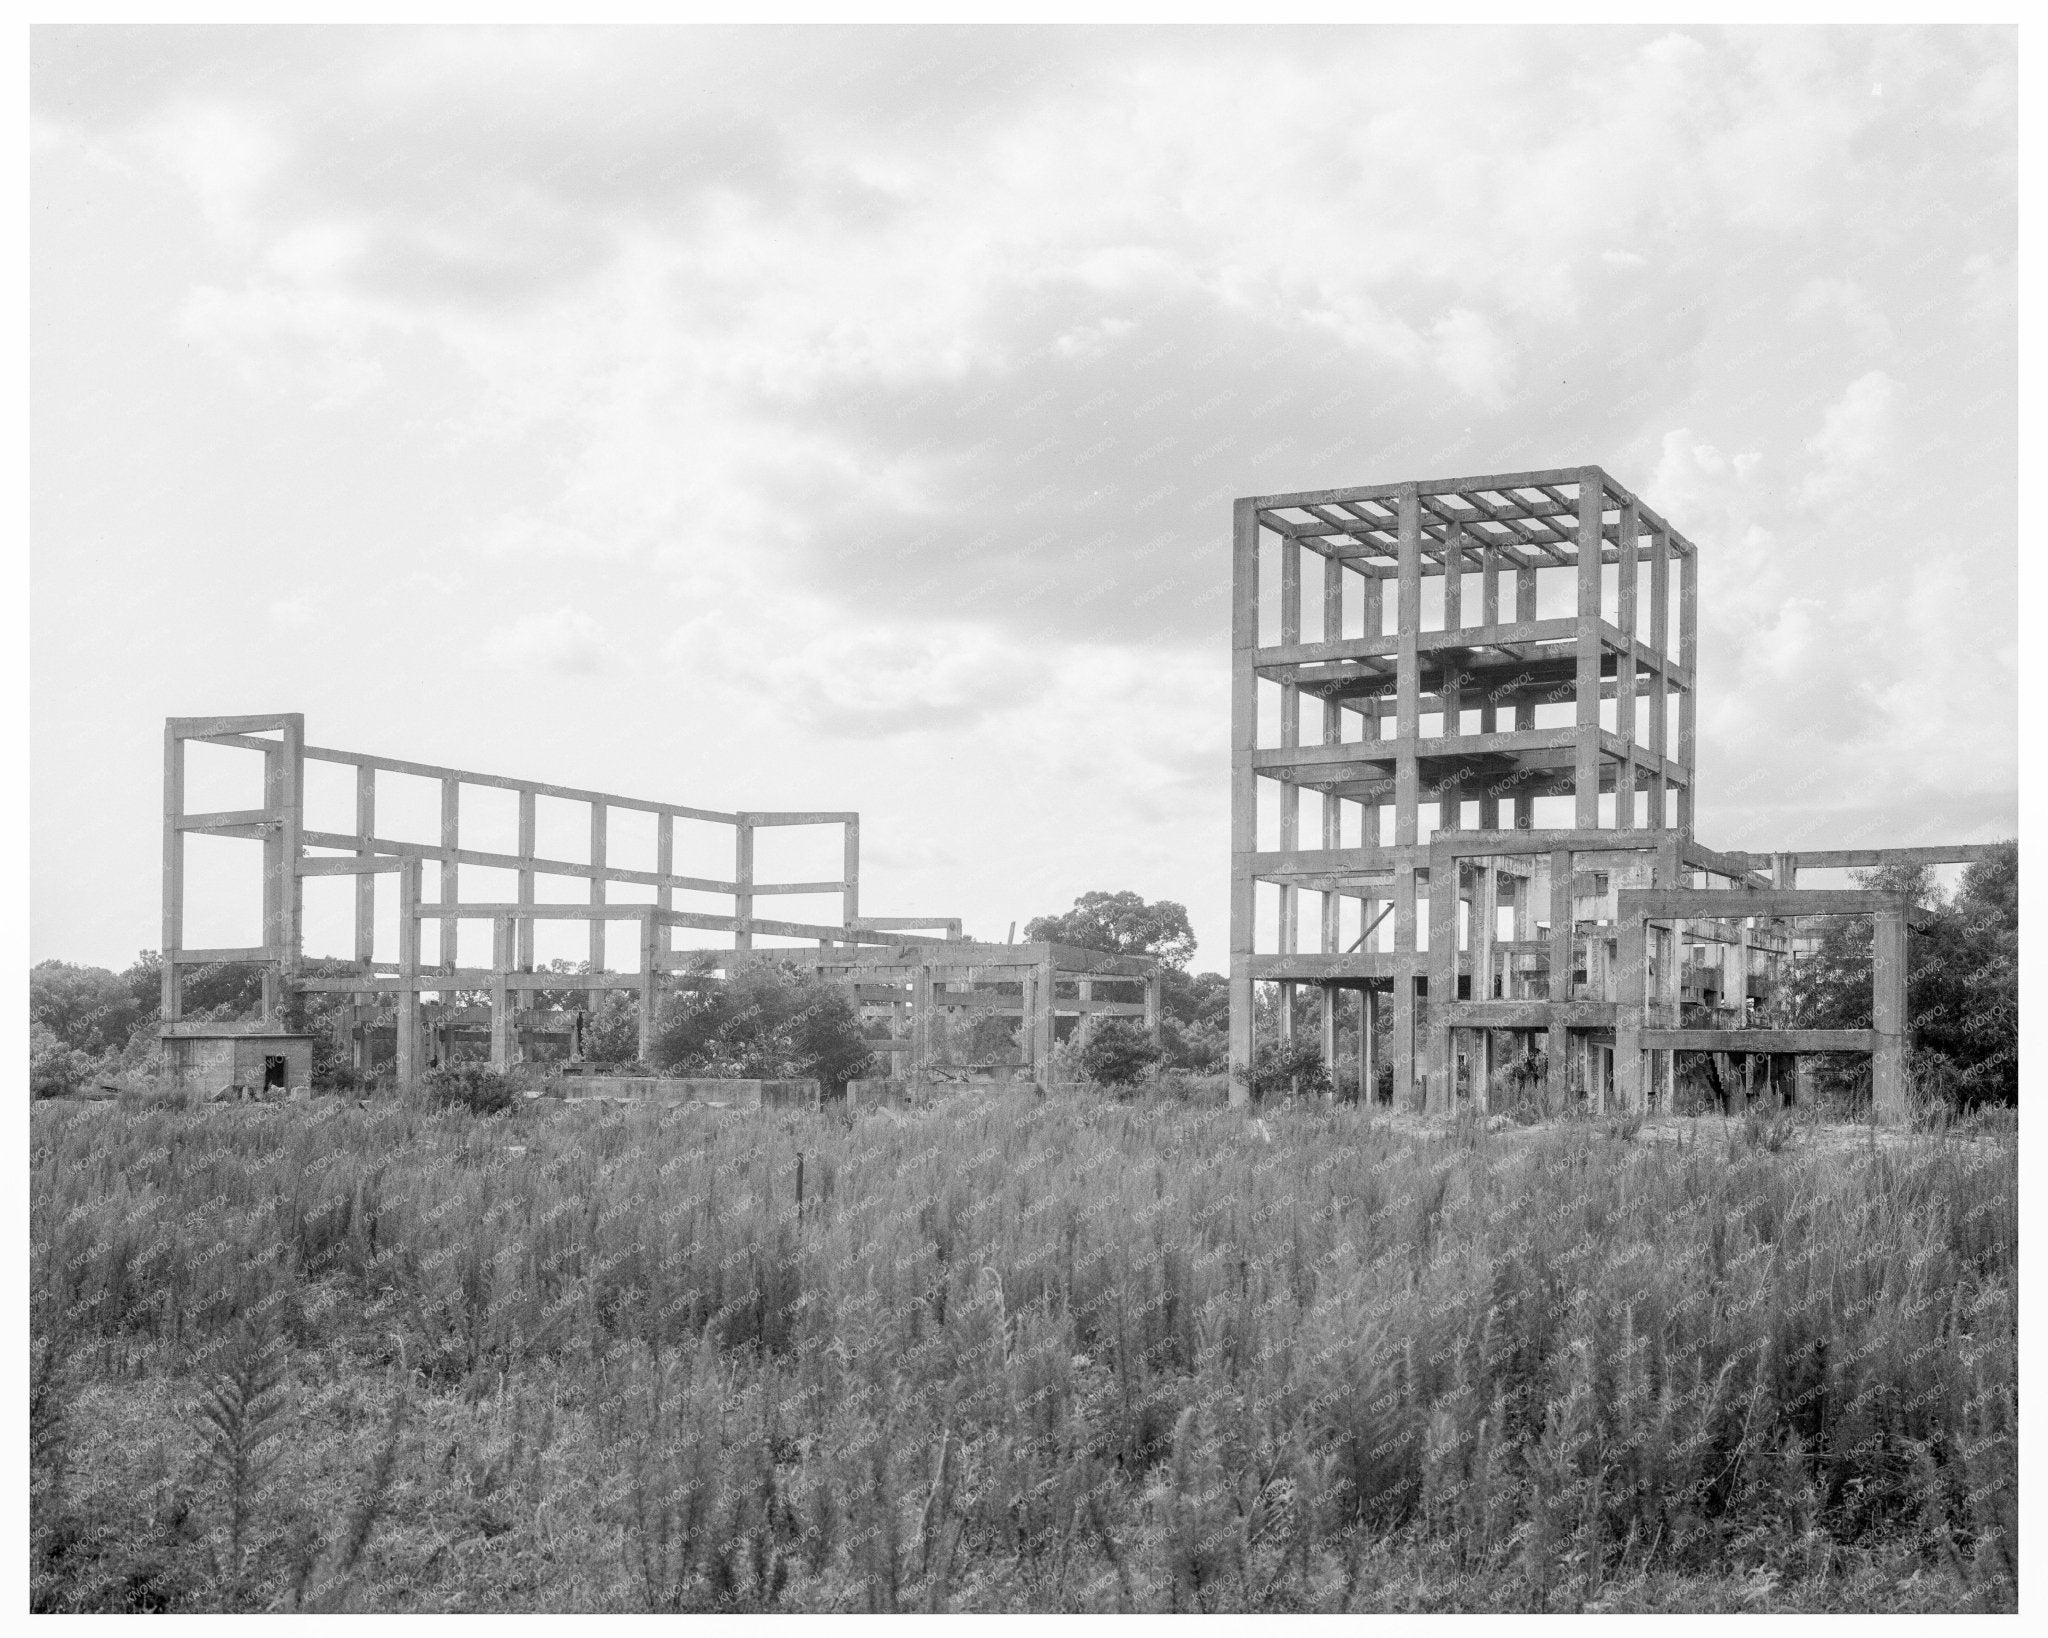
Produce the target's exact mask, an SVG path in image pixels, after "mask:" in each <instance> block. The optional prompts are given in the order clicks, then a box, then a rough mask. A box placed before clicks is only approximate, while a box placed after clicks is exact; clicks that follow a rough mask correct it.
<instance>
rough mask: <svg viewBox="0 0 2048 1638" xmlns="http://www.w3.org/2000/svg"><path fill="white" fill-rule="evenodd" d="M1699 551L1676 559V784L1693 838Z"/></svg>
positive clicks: (1682, 820)
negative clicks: (1680, 678)
mask: <svg viewBox="0 0 2048 1638" xmlns="http://www.w3.org/2000/svg"><path fill="white" fill-rule="evenodd" d="M1699 568H1700V563H1699V553H1698V552H1696V551H1694V550H1693V549H1692V548H1690V547H1688V548H1687V549H1686V552H1685V555H1684V556H1683V557H1681V558H1680V559H1679V560H1678V633H1679V635H1678V644H1679V654H1678V658H1679V664H1681V665H1682V666H1684V667H1685V673H1686V681H1685V685H1684V688H1683V691H1682V692H1681V693H1680V694H1679V696H1678V756H1677V757H1676V759H1675V760H1676V761H1677V763H1678V767H1679V773H1680V776H1681V778H1682V779H1683V781H1684V783H1682V784H1681V785H1680V786H1679V787H1678V833H1679V834H1680V835H1681V836H1683V837H1684V838H1685V839H1686V840H1687V841H1688V842H1689V841H1691V840H1692V787H1693V763H1694V734H1695V732H1696V729H1697V706H1698V695H1699V664H1700V661H1699V602H1700V599H1699Z"/></svg>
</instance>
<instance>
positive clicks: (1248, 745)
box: [1027, 500, 1259, 1105]
mask: <svg viewBox="0 0 2048 1638" xmlns="http://www.w3.org/2000/svg"><path fill="white" fill-rule="evenodd" d="M1230 587H1231V603H1230V1101H1231V1103H1232V1104H1233V1105H1241V1104H1244V1103H1246V1102H1248V1101H1249V1100H1250V1098H1251V1088H1250V1086H1249V1085H1248V1084H1247V1083H1246V1080H1245V1077H1246V1076H1247V1075H1248V1074H1249V1073H1250V1070H1251V1062H1252V1047H1253V1035H1254V1027H1253V1025H1254V1012H1253V998H1252V935H1253V931H1254V928H1255V925H1256V915H1255V911H1256V904H1257V899H1256V892H1257V884H1256V883H1255V881H1254V880H1253V877H1252V855H1253V853H1254V852H1255V851H1257V848H1258V845H1259V777H1258V774H1257V772H1256V771H1255V769H1254V768H1253V766H1252V753H1253V751H1254V750H1255V749H1256V748H1257V746H1258V742H1259V693H1258V687H1259V684H1258V674H1257V673H1256V672H1254V671H1253V670H1252V663H1253V657H1254V654H1255V651H1256V649H1257V647H1258V641H1259V519H1258V512H1257V510H1256V508H1255V507H1254V506H1253V504H1252V502H1251V501H1250V500H1240V501H1238V502H1237V503H1236V506H1235V508H1234V511H1233V514H1232V521H1231V550H1230ZM1027 1027H1028V1028H1029V1029H1030V1030H1031V1031H1032V1034H1033V1038H1034V1039H1035V1038H1036V1031H1037V1022H1036V1015H1035V1013H1034V1014H1033V1015H1032V1016H1031V1018H1030V1020H1029V1022H1028V1025H1027ZM1041 1078H1042V1077H1041Z"/></svg>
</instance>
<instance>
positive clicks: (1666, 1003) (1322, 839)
mask: <svg viewBox="0 0 2048 1638" xmlns="http://www.w3.org/2000/svg"><path fill="white" fill-rule="evenodd" d="M1311 553H1312V554H1313V555H1314V556H1315V557H1316V558H1318V559H1320V560H1321V572H1320V574H1319V575H1308V576H1305V575H1304V574H1303V572H1302V571H1303V567H1304V557H1305V554H1311ZM1233 561H1234V568H1233V584H1234V594H1235V595H1234V603H1233V612H1232V634H1233V654H1232V694H1231V847H1232V853H1231V909H1230V951H1231V956H1230V1058H1231V1070H1232V1088H1231V1091H1232V1097H1233V1100H1240V1101H1241V1100H1242V1099H1243V1098H1245V1097H1246V1096H1247V1095H1248V1089H1247V1088H1246V1086H1245V1085H1244V1084H1243V1082H1242V1079H1241V1074H1242V1071H1243V1070H1244V1068H1245V1067H1246V1066H1247V1065H1248V1064H1249V1063H1250V1062H1251V1060H1252V1057H1253V1052H1254V1047H1255V1045H1256V1042H1255V1040H1254V1034H1255V1019H1256V1016H1257V1014H1256V1011H1255V1008H1254V1005H1253V999H1254V986H1255V985H1256V984H1258V983H1261V982H1272V983H1277V984H1278V986H1279V989H1280V998H1281V1003H1282V1004H1281V1006H1280V1007H1279V1009H1278V1013H1277V1023H1278V1028H1279V1030H1280V1032H1281V1033H1283V1034H1287V1033H1291V1032H1292V1029H1293V1027H1294V1017H1295V994H1296V991H1297V990H1298V989H1299V987H1300V986H1302V985H1313V986H1315V987H1317V988H1318V989H1319V990H1320V991H1321V997H1322V1008H1321V1023H1322V1035H1323V1057H1324V1061H1325V1063H1326V1064H1329V1065H1330V1066H1331V1067H1332V1069H1333V1071H1334V1070H1335V1069H1336V1068H1337V1064H1336V1056H1337V1054H1336V1050H1335V1048H1336V1042H1337V1036H1338V1029H1337V1022H1338V999H1339V995H1340V993H1343V992H1349V993H1350V994H1351V995H1352V996H1353V997H1354V998H1355V1005H1356V1007H1357V1015H1358V1031H1357V1035H1358V1041H1359V1049H1358V1054H1357V1061H1356V1071H1357V1074H1358V1078H1359V1083H1360V1088H1361V1090H1362V1091H1363V1090H1365V1089H1366V1088H1369V1087H1371V1086H1372V1085H1373V1082H1374V1079H1375V1073H1376V1070H1377V1067H1378V1066H1377V1064H1376V1062H1375V1056H1376V1037H1377V1036H1378V1035H1379V1034H1381V1033H1385V1034H1386V1035H1387V1036H1388V1037H1389V1041H1388V1045H1387V1049H1386V1050H1387V1054H1388V1056H1389V1058H1390V1059H1391V1070H1392V1081H1393V1098H1394V1101H1395V1102H1396V1103H1398V1104H1402V1105H1405V1106H1411V1107H1420V1108H1426V1109H1431V1110H1439V1111H1446V1110H1449V1109H1450V1108H1452V1107H1453V1106H1454V1105H1455V1104H1456V1103H1457V1102H1458V1100H1459V1099H1461V1098H1466V1097H1473V1098H1475V1099H1476V1100H1477V1101H1479V1102H1480V1103H1481V1104H1483V1102H1484V1098H1485V1093H1486V1088H1487V1083H1488V1079H1489V1077H1490V1074H1491V1071H1492V1070H1493V1069H1494V1068H1495V1067H1496V1065H1497V1063H1498V1062H1499V1061H1500V1060H1501V1059H1502V1058H1503V1056H1505V1055H1507V1054H1513V1055H1515V1056H1522V1055H1525V1054H1528V1053H1531V1052H1533V1051H1536V1050H1541V1051H1543V1052H1544V1053H1545V1054H1546V1055H1547V1060H1548V1065H1549V1079H1550V1083H1551V1085H1552V1087H1553V1089H1554V1090H1556V1089H1560V1088H1565V1087H1568V1088H1569V1089H1571V1090H1572V1091H1574V1092H1576V1093H1578V1094H1579V1095H1581V1096H1584V1097H1586V1098H1588V1099H1589V1100H1590V1101H1592V1102H1593V1103H1595V1104H1596V1105H1600V1104H1604V1103H1605V1102H1606V1101H1607V1099H1608V1098H1609V1097H1610V1096H1613V1097H1614V1098H1616V1099H1617V1100H1618V1101H1619V1102H1622V1103H1624V1104H1629V1105H1634V1106H1637V1107H1640V1106H1642V1105H1644V1104H1645V1103H1647V1102H1648V1101H1650V1100H1651V1099H1653V1098H1656V1097H1659V1096H1660V1095H1662V1096H1668V1095H1669V1091H1670V1088H1671V1085H1672V1078H1673V1075H1674V1073H1675V1059H1676V1055H1677V1054H1678V1053H1680V1052H1703V1053H1711V1054H1715V1055H1717V1056H1718V1059H1719V1062H1720V1063H1721V1064H1723V1065H1725V1066H1727V1068H1728V1070H1729V1072H1730V1073H1733V1074H1738V1075H1739V1076H1740V1077H1741V1078H1742V1079H1743V1080H1745V1081H1747V1080H1749V1079H1750V1078H1751V1075H1752V1072H1753V1070H1754V1069H1755V1068H1756V1067H1758V1066H1763V1067H1764V1069H1765V1073H1766V1074H1767V1075H1769V1077H1770V1078H1771V1079H1772V1080H1773V1081H1774V1082H1776V1083H1777V1084H1778V1085H1780V1086H1781V1087H1783V1086H1785V1085H1787V1084H1789V1080H1790V1076H1789V1070H1790V1066H1791V1062H1792V1060H1793V1059H1794V1058H1796V1057H1797V1056H1799V1055H1800V1054H1804V1053H1819V1052H1837V1053H1839V1052H1856V1053H1868V1054H1869V1055H1870V1056H1871V1059H1872V1087H1873V1091H1874V1094H1875V1098H1876V1102H1877V1106H1878V1108H1879V1110H1880V1111H1882V1112H1885V1113H1887V1114H1890V1115H1895V1114H1897V1113H1899V1112H1900V1111H1902V1110H1903V1108H1904V1105H1905V1089H1906V1075H1905V1050H1906V1047H1907V1045H1908V1043H1909V1036H1908V1032H1907V1030H1906V1025H1905V1014H1906V989H1905V985H1906V935H1907V930H1908V928H1909V926H1912V925H1915V924H1917V923H1918V922H1919V921H1920V920H1922V919H1923V916H1922V912H1920V911H1918V910H1917V909H1915V907H1914V906H1913V905H1912V904H1910V903H1909V902H1908V901H1907V900H1905V899H1904V898H1903V897H1902V896H1901V895H1898V894H1894V893H1879V892H1866V891H1827V890H1819V891H1802V890H1800V889H1799V886H1798V876H1799V871H1800V869H1801V868H1802V867H1804V868H1809V869H1831V870H1840V869H1844V868H1852V867H1867V866H1873V865H1881V864H1888V863H1908V862H1910V863H1961V862H1968V861H1972V860H1976V859H1980V858H1984V857H1986V856H1988V855H1989V854H1991V853H1992V852H1993V851H1994V848H1993V847H1992V846H1990V845H1965V846H1960V847H1922V848H1895V849H1867V848H1865V849H1852V850H1838V851H1827V852H1812V851H1803V852H1799V853H1775V854H1768V855H1759V854H1749V853H1715V852H1713V851H1711V850H1709V849H1707V848H1704V847H1701V846H1700V845H1699V844H1698V843H1697V842H1696V841H1695V840H1694V837H1693V723H1694V701H1695V690H1696V687H1697V669H1696V668H1697V645H1696V641H1695V633H1696V629H1697V628H1696V614H1697V606H1698V597H1697V588H1698V575H1697V570H1698V554H1697V552H1696V551H1695V549H1694V547H1693V546H1692V544H1691V543H1690V542H1689V541H1687V540H1686V539H1685V537H1684V536H1683V535H1681V534H1679V533H1678V532H1677V531H1676V530H1675V529H1673V528H1672V527H1671V526H1670V524H1668V523H1667V522H1666V521H1665V520H1664V519H1663V518H1661V517H1659V516H1658V515H1657V514H1656V513H1655V512H1653V511H1652V510H1651V509H1650V508H1649V507H1647V506H1645V505H1644V504H1643V503H1642V502H1641V501H1640V500H1639V499H1637V498H1636V496H1634V495H1632V494H1630V493H1629V492H1628V490H1626V489H1624V488H1622V486H1621V485H1620V484H1618V483H1616V482H1615V481H1614V480H1613V479H1612V478H1610V477H1608V476H1607V474H1606V473H1604V472H1602V471H1601V470H1600V468H1598V467H1596V466H1585V467H1572V468H1566V469H1563V470H1559V471H1552V472H1512V473H1500V474H1495V475H1493V476H1488V477H1475V478H1454V479H1446V480H1441V481H1436V482H1428V483H1393V484H1376V485H1368V486H1365V487H1361V488H1356V489H1328V490H1318V491H1314V492H1311V493H1305V494H1291V495H1260V496H1253V497H1250V498H1248V499H1244V500H1240V501H1238V502H1237V503H1236V515H1235V540H1234V559H1233ZM1310 702H1315V703H1316V704H1317V705H1319V706H1320V709H1319V710H1311V709H1309V708H1308V707H1309V705H1310ZM1305 897H1307V898H1312V899H1313V901H1314V902H1313V904H1312V905H1311V906H1305V905H1304V903H1303V900H1304V898H1305ZM1304 909H1309V910H1311V911H1312V913H1311V914H1309V915H1306V916H1305V915H1304V914H1303V912H1304ZM1845 915H1848V916H1863V915H1867V916H1870V917H1871V918H1872V921H1873V925H1874V934H1873V937H1874V941H1875V942H1874V964H1873V1008H1872V1027H1871V1028H1870V1029H1868V1030H1797V1029H1789V1028H1777V1027H1771V1026H1772V1025H1773V1024H1774V1023H1782V1022H1783V1020H1782V1019H1773V1018H1772V1017H1771V1016H1770V1014H1769V1011H1768V1003H1769V1001H1770V999H1771V997H1772V995H1773V992H1774V988H1775V986H1776V984H1777V983H1778V981H1779V980H1780V978H1781V976H1782V974H1783V971H1784V968H1785V963H1786V962H1787V961H1788V960H1789V959H1791V958H1792V957H1793V956H1794V955H1795V953H1796V950H1797V947H1798V941H1799V940H1800V938H1801V937H1802V934H1801V932H1800V926H1799V924H1800V922H1801V921H1802V920H1806V919H1810V918H1814V917H1825V916H1845ZM1305 946H1306V947H1305ZM1383 1008H1390V1009H1391V1017H1390V1018H1387V1019H1384V1020H1383V1019H1382V1017H1381V1012H1382V1009H1383ZM1384 1026H1390V1027H1384Z"/></svg>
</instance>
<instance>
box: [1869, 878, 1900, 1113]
mask: <svg viewBox="0 0 2048 1638" xmlns="http://www.w3.org/2000/svg"><path fill="white" fill-rule="evenodd" d="M1870 919H1871V928H1870V932H1871V946H1870V955H1871V961H1870V1023H1871V1028H1872V1030H1873V1031H1874V1032H1875V1033H1876V1036H1877V1044H1876V1049H1875V1050H1874V1051H1873V1052H1872V1053H1871V1058H1870V1095H1871V1102H1872V1104H1873V1105H1874V1113H1875V1114H1876V1116H1877V1118H1878V1119H1879V1120H1881V1121H1899V1120H1904V1119H1905V1117H1906V1016H1907V1014H1906V1006H1907V995H1906V973H1907V967H1906V901H1905V899H1904V898H1903V897H1901V898H1900V899H1898V900H1897V901H1896V902H1895V903H1893V904H1890V905H1886V906H1884V907H1882V908H1880V909H1879V910H1878V911H1877V912H1876V914H1874V915H1873V916H1872V917H1871V918H1870Z"/></svg>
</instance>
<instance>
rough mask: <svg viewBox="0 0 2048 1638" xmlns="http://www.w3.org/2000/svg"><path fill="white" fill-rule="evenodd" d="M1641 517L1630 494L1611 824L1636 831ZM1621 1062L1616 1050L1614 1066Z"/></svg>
mask: <svg viewBox="0 0 2048 1638" xmlns="http://www.w3.org/2000/svg"><path fill="white" fill-rule="evenodd" d="M1640 527H1641V514H1640V513H1639V512H1638V511H1637V510H1636V499H1635V497H1634V496H1633V495H1631V496H1629V498H1628V499H1627V500H1625V501H1623V502H1622V503H1621V562H1620V564H1619V565H1618V566H1617V569H1616V580H1617V582H1618V584H1617V589H1616V592H1615V609H1614V612H1615V614H1616V615H1617V616H1618V624H1619V625H1620V626H1621V636H1622V647H1621V655H1620V657H1619V658H1618V659H1617V660H1616V662H1615V667H1614V726H1615V730H1616V733H1617V735H1618V736H1619V738H1620V740H1621V742H1622V744H1623V745H1624V746H1625V747H1626V748H1627V754H1626V755H1625V756H1624V757H1623V758H1622V761H1621V766H1620V767H1619V768H1618V769H1616V770H1615V775H1614V823H1615V827H1616V828H1617V829H1619V830H1634V829H1635V828H1636V539H1637V531H1638V529H1639V528H1640ZM1620 1063H1621V1058H1620V1049H1619V1048H1618V1047H1617V1048H1616V1056H1615V1064H1616V1066H1617V1071H1618V1067H1619V1065H1620Z"/></svg>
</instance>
